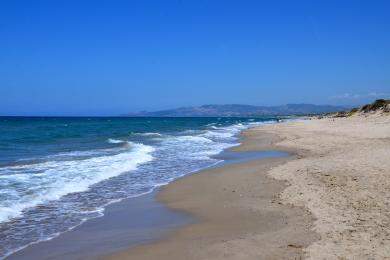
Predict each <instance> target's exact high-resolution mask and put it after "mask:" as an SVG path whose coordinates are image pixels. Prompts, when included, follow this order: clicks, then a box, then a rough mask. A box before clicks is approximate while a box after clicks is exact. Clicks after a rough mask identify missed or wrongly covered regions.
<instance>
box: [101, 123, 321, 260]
mask: <svg viewBox="0 0 390 260" xmlns="http://www.w3.org/2000/svg"><path fill="white" fill-rule="evenodd" d="M244 136H245V140H244V141H243V143H242V145H240V146H238V147H236V148H234V149H232V150H234V151H235V152H237V153H240V152H248V151H266V150H277V149H280V147H276V146H275V143H276V142H279V141H281V140H280V138H278V137H277V136H276V135H273V134H270V133H267V132H262V133H260V134H259V133H258V132H256V131H255V130H254V129H252V130H249V131H246V132H245V133H244ZM286 150H288V151H289V152H290V153H291V154H292V155H291V156H289V157H284V158H265V159H256V160H251V161H244V162H240V163H236V164H227V165H225V166H222V167H217V168H213V169H208V170H205V171H202V172H200V173H197V174H194V175H191V176H188V177H185V178H182V179H179V180H177V181H175V182H173V183H171V184H169V185H168V186H166V187H164V188H163V189H162V190H161V192H160V193H159V195H158V199H159V201H161V202H163V203H164V204H166V205H167V206H168V207H169V208H171V209H174V210H177V211H179V212H183V213H188V214H190V215H191V216H193V217H194V218H195V219H196V220H197V221H196V222H195V223H192V224H189V225H185V226H183V227H180V228H178V229H175V230H174V231H172V232H171V233H170V234H169V235H168V236H166V237H165V238H164V239H162V240H160V241H158V242H155V243H152V244H148V245H142V246H138V247H135V248H130V249H128V250H124V251H121V252H118V253H116V254H114V255H112V256H110V257H108V259H172V260H174V259H180V260H182V259H301V258H303V256H304V252H303V249H304V248H305V247H307V246H308V245H309V244H311V243H312V242H313V241H316V240H317V239H318V235H317V234H316V233H314V232H313V231H311V229H312V223H313V221H314V219H313V217H312V216H311V214H310V213H309V212H308V211H307V210H306V209H305V208H303V207H296V206H293V205H289V204H284V203H282V202H281V201H280V199H279V194H280V193H281V192H282V191H283V190H284V189H285V188H286V183H285V182H283V181H277V180H275V179H272V178H270V177H268V176H267V173H268V172H269V171H270V170H271V169H272V168H274V167H277V166H278V165H283V164H285V163H287V162H289V161H292V160H294V159H297V158H298V157H299V155H297V154H296V151H295V149H293V148H286Z"/></svg>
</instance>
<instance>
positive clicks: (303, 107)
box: [121, 104, 351, 117]
mask: <svg viewBox="0 0 390 260" xmlns="http://www.w3.org/2000/svg"><path fill="white" fill-rule="evenodd" d="M350 108H351V107H349V106H332V105H313V104H287V105H281V106H253V105H240V104H227V105H203V106H193V107H180V108H176V109H167V110H159V111H140V112H137V113H128V114H123V115H121V116H130V117H132V116H134V117H256V116H287V115H309V114H323V113H331V112H341V111H346V110H349V109H350Z"/></svg>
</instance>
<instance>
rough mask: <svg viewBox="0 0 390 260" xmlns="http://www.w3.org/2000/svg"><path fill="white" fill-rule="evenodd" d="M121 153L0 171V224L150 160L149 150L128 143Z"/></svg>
mask: <svg viewBox="0 0 390 260" xmlns="http://www.w3.org/2000/svg"><path fill="white" fill-rule="evenodd" d="M130 145H131V147H130V148H129V149H128V150H127V151H125V152H122V153H119V154H114V155H105V156H100V157H92V158H89V159H85V160H78V161H49V162H43V163H37V164H30V165H24V166H10V167H3V168H0V177H1V178H0V190H1V191H2V197H3V198H4V199H3V200H1V201H0V222H4V221H8V220H10V219H12V218H14V217H17V216H19V215H20V214H21V213H22V211H23V210H24V209H26V208H29V207H34V206H37V205H39V204H42V203H45V202H47V201H50V200H56V199H59V198H60V197H62V196H64V195H67V194H70V193H74V192H82V191H86V190H88V188H89V187H90V186H91V185H93V184H96V183H98V182H100V181H103V180H105V179H109V178H111V177H114V176H117V175H119V174H121V173H124V172H128V171H132V170H135V169H137V166H138V165H140V164H143V163H146V162H148V161H151V160H152V159H153V157H152V155H151V153H152V152H153V151H154V148H153V147H151V146H147V145H143V144H139V143H130Z"/></svg>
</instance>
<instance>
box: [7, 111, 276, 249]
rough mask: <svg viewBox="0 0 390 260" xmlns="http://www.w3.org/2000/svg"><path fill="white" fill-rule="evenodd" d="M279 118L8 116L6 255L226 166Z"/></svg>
mask: <svg viewBox="0 0 390 260" xmlns="http://www.w3.org/2000/svg"><path fill="white" fill-rule="evenodd" d="M275 120H276V118H269V117H268V118H120V117H118V118H108V117H105V118H15V117H2V118H0V257H4V256H6V255H8V254H10V253H12V252H14V251H16V250H18V249H21V248H23V247H25V246H27V245H29V244H31V243H35V242H37V241H42V240H47V239H50V238H53V237H55V236H57V235H59V234H61V233H62V232H65V231H67V230H69V229H72V228H74V227H75V226H77V225H79V224H81V223H82V222H83V221H85V220H87V219H90V218H94V217H99V216H102V214H104V207H105V206H106V205H108V204H110V203H113V202H116V201H120V200H122V199H124V198H129V197H136V196H140V195H142V194H146V193H149V192H151V191H152V190H153V189H155V188H156V187H159V186H161V185H165V184H167V183H169V182H171V181H172V180H174V179H176V178H178V177H180V176H183V175H186V174H189V173H191V172H194V171H197V170H199V169H202V168H205V167H209V166H212V165H215V164H217V163H219V162H221V159H217V158H215V157H214V156H215V155H217V154H218V153H220V152H221V151H222V150H224V149H226V148H229V147H232V146H234V145H237V144H238V141H239V139H238V136H237V135H238V134H239V132H240V131H241V130H243V129H246V128H248V127H251V126H256V125H259V124H264V123H269V122H274V121H275Z"/></svg>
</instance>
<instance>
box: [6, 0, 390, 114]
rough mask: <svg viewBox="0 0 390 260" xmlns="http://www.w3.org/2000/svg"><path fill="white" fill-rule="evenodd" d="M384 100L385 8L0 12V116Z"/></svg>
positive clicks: (357, 4) (262, 4) (97, 5)
mask: <svg viewBox="0 0 390 260" xmlns="http://www.w3.org/2000/svg"><path fill="white" fill-rule="evenodd" d="M389 93H390V1H385V0H384V1H375V0H367V1H358V0H356V1H355V0H351V1H343V0H337V1H330V0H324V1H319V0H312V1H290V0H289V1H276V0H275V1H271V0H269V1H261V0H258V1H246V0H237V1H228V0H225V1H216V0H207V1H201V0H194V1H185V0H182V1H179V0H176V1H168V0H164V1H162V0H161V1H148V0H138V1H131V0H128V1H115V0H110V1H109V0H107V1H100V0H91V1H82V0H79V1H71V0H54V1H53V0H48V1H40V0H34V1H31V0H28V1H27V0H26V1H19V0H2V1H0V115H116V114H121V113H126V112H132V111H138V110H144V109H145V110H156V109H165V108H174V107H178V106H190V105H201V104H226V103H240V104H253V105H279V104H285V103H314V104H360V103H363V102H366V101H371V100H373V99H376V98H384V97H389Z"/></svg>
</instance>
